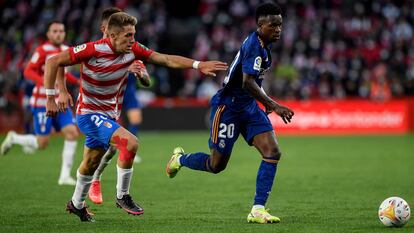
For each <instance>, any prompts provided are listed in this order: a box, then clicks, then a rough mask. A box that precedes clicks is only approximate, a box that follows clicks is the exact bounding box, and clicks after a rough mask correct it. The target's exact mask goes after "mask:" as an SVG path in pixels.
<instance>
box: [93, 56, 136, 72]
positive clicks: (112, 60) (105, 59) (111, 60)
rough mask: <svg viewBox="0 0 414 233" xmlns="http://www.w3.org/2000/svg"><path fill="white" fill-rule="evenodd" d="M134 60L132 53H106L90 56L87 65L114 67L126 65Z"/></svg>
mask: <svg viewBox="0 0 414 233" xmlns="http://www.w3.org/2000/svg"><path fill="white" fill-rule="evenodd" d="M134 60H135V56H134V54H133V53H127V54H121V55H115V54H107V55H102V56H98V57H94V58H91V59H90V60H89V61H88V63H89V65H92V66H94V67H95V68H97V69H99V68H105V69H107V68H111V67H112V68H114V69H116V68H117V67H119V68H121V67H127V66H129V65H130V64H132V62H133V61H134Z"/></svg>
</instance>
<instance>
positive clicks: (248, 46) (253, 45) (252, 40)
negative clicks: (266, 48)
mask: <svg viewBox="0 0 414 233" xmlns="http://www.w3.org/2000/svg"><path fill="white" fill-rule="evenodd" d="M260 48H261V45H260V41H259V37H258V35H257V32H252V33H250V35H249V36H248V37H247V38H246V39H245V40H244V41H243V44H242V49H244V50H246V51H251V50H253V51H255V50H258V49H260Z"/></svg>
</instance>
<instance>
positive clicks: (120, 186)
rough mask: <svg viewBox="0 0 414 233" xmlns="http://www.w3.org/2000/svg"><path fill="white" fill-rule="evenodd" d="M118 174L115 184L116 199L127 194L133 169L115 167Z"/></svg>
mask: <svg viewBox="0 0 414 233" xmlns="http://www.w3.org/2000/svg"><path fill="white" fill-rule="evenodd" d="M116 170H117V172H118V181H117V183H116V197H117V198H118V199H121V198H122V197H123V196H124V195H125V194H129V186H130V184H131V178H132V172H133V170H134V169H133V168H130V169H123V168H120V167H118V165H117V166H116Z"/></svg>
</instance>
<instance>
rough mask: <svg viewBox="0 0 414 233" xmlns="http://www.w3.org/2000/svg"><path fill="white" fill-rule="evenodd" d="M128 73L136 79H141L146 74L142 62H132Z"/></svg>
mask: <svg viewBox="0 0 414 233" xmlns="http://www.w3.org/2000/svg"><path fill="white" fill-rule="evenodd" d="M128 71H129V72H131V73H133V74H135V76H136V77H137V78H138V79H141V78H142V77H143V76H144V75H145V73H147V69H146V68H145V66H144V63H142V61H134V62H133V63H132V64H131V65H130V66H129V67H128Z"/></svg>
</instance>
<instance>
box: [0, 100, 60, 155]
mask: <svg viewBox="0 0 414 233" xmlns="http://www.w3.org/2000/svg"><path fill="white" fill-rule="evenodd" d="M32 114H33V127H34V132H35V135H33V134H17V133H16V132H14V131H10V132H8V133H7V136H6V138H5V139H4V141H3V143H2V144H1V148H0V154H1V155H6V154H7V152H8V151H9V150H10V149H11V148H12V147H13V145H20V146H22V147H23V148H25V150H27V151H34V150H37V149H44V148H46V147H47V144H48V142H49V137H48V135H49V134H50V131H51V127H52V119H51V118H49V117H46V109H45V108H33V109H32ZM36 135H37V137H36Z"/></svg>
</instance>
